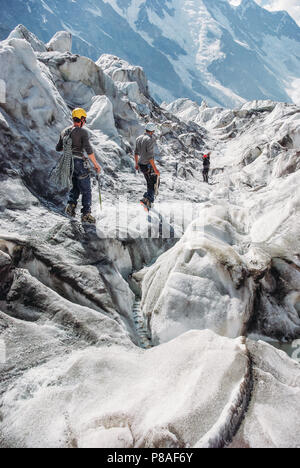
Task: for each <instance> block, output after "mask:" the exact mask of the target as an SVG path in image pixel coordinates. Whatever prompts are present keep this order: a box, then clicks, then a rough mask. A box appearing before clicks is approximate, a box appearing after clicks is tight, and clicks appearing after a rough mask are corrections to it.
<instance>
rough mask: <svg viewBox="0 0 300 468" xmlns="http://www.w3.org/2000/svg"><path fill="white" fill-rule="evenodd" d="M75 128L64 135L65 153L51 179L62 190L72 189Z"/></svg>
mask: <svg viewBox="0 0 300 468" xmlns="http://www.w3.org/2000/svg"><path fill="white" fill-rule="evenodd" d="M72 130H73V129H68V130H67V131H66V132H65V134H64V136H63V150H64V152H63V155H62V156H61V158H60V160H59V162H58V164H57V166H56V167H55V168H54V169H53V171H52V173H51V176H50V177H51V180H52V181H53V183H54V184H55V185H57V186H58V187H59V188H61V189H62V190H66V189H67V190H70V189H71V187H72V178H73V173H74V157H73V152H72V138H71V134H72Z"/></svg>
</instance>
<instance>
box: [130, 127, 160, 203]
mask: <svg viewBox="0 0 300 468" xmlns="http://www.w3.org/2000/svg"><path fill="white" fill-rule="evenodd" d="M154 133H155V125H154V124H153V123H148V124H147V125H146V131H145V134H144V135H141V136H139V137H138V138H137V140H136V145H135V153H134V157H135V169H136V170H137V171H138V170H140V171H141V172H142V173H143V174H144V176H145V179H146V182H147V192H146V193H145V194H144V197H143V199H142V200H141V204H142V205H143V206H144V207H146V208H147V209H148V210H150V208H151V205H152V203H153V202H154V199H155V192H156V189H157V188H158V184H159V177H160V172H159V170H158V169H157V167H156V165H155V162H154V146H155V136H154Z"/></svg>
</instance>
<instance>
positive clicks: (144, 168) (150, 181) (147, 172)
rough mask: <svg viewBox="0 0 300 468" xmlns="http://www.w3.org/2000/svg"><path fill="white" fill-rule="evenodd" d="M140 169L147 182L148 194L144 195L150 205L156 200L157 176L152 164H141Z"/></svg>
mask: <svg viewBox="0 0 300 468" xmlns="http://www.w3.org/2000/svg"><path fill="white" fill-rule="evenodd" d="M139 168H140V170H141V172H142V173H143V174H144V177H145V179H146V182H147V192H146V193H144V198H147V199H148V200H149V201H150V203H153V202H154V199H155V184H156V182H157V175H156V174H155V172H154V170H153V167H152V166H151V165H150V164H147V165H144V164H139Z"/></svg>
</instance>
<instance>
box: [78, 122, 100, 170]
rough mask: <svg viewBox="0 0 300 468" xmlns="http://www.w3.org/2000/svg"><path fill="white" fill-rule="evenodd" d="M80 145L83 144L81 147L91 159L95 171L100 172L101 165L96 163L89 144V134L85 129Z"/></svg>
mask: <svg viewBox="0 0 300 468" xmlns="http://www.w3.org/2000/svg"><path fill="white" fill-rule="evenodd" d="M82 146H83V149H85V151H86V152H87V155H88V157H89V159H90V160H91V161H92V163H93V165H94V168H95V169H96V171H97V173H98V174H100V172H101V167H100V166H99V164H98V163H97V160H96V157H95V154H94V151H93V148H92V147H91V145H90V140H89V134H88V132H87V131H86V130H85V131H84V133H83V137H82Z"/></svg>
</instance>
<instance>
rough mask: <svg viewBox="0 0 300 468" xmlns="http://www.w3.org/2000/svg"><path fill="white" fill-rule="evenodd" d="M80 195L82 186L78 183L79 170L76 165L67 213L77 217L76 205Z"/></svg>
mask: <svg viewBox="0 0 300 468" xmlns="http://www.w3.org/2000/svg"><path fill="white" fill-rule="evenodd" d="M79 195H80V188H79V185H78V179H77V171H76V166H75V167H74V173H73V177H72V189H71V190H70V193H69V198H68V204H67V206H66V213H67V214H68V215H70V216H73V217H75V215H76V206H77V203H78V198H79Z"/></svg>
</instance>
